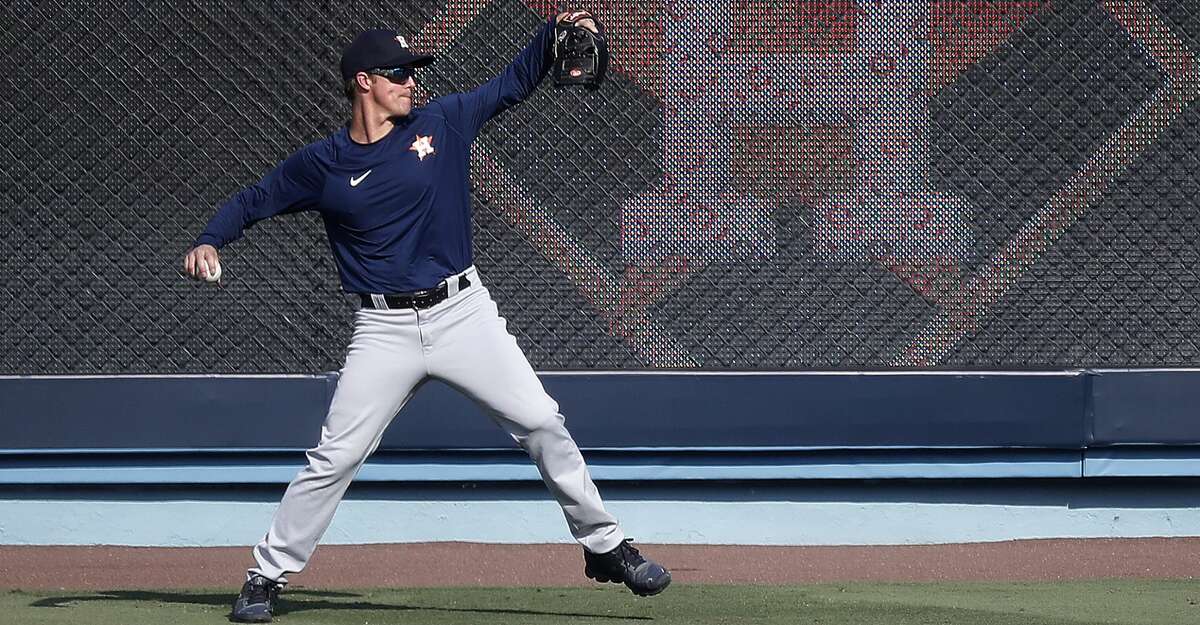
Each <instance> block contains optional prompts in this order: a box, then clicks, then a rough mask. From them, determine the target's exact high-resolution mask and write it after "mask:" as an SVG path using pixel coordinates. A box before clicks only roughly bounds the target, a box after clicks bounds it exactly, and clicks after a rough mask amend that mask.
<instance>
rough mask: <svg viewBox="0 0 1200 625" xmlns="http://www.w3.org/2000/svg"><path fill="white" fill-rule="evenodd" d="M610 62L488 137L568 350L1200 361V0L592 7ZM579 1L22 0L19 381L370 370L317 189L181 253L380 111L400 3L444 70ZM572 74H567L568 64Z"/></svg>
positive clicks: (5, 41)
mask: <svg viewBox="0 0 1200 625" xmlns="http://www.w3.org/2000/svg"><path fill="white" fill-rule="evenodd" d="M583 6H584V8H588V9H591V10H593V11H594V12H595V13H597V14H598V15H599V16H600V18H601V19H602V20H603V22H604V23H605V25H606V28H607V31H608V34H609V37H610V41H611V48H612V53H613V66H612V72H611V75H610V81H609V82H608V83H606V84H605V86H604V88H603V89H602V90H600V91H598V92H587V91H584V90H556V89H553V88H552V87H550V86H549V85H548V84H544V85H543V86H542V87H541V88H539V89H538V90H537V91H536V92H535V93H534V95H533V96H532V97H531V98H530V99H529V100H528V101H526V102H525V103H524V104H523V105H522V106H519V107H517V108H515V109H512V110H510V111H508V112H507V113H505V114H504V115H502V116H501V117H499V118H497V119H496V120H494V121H493V122H491V123H490V124H489V125H488V126H487V127H486V128H485V130H484V132H483V134H482V135H481V136H480V138H479V139H478V141H477V142H476V145H475V151H474V155H473V162H472V169H473V174H472V182H473V187H474V188H473V192H474V200H475V206H474V210H475V241H476V245H475V249H476V264H477V266H478V267H479V268H480V270H481V272H482V273H483V275H484V279H485V280H486V281H487V282H488V283H489V285H491V286H492V291H493V293H494V295H495V296H496V298H497V301H498V303H499V305H500V309H501V311H502V312H503V313H504V314H505V315H506V316H507V317H508V319H509V327H510V329H511V330H512V331H513V332H514V334H516V336H517V339H518V341H519V343H520V344H521V346H522V347H523V348H524V349H525V350H526V353H527V354H528V355H529V357H530V359H531V361H532V362H533V364H534V366H535V367H537V368H540V369H632V368H664V367H670V368H674V367H678V368H707V369H781V368H785V369H788V368H804V369H811V368H816V369H881V368H955V369H961V368H967V369H995V368H1004V369H1010V368H1075V367H1093V366H1098V367H1127V366H1128V367H1159V366H1195V365H1197V363H1200V304H1198V301H1200V269H1198V267H1200V244H1198V243H1197V241H1200V217H1198V212H1200V211H1198V210H1197V206H1198V204H1197V200H1196V198H1197V197H1198V195H1200V188H1198V187H1200V185H1198V181H1197V178H1198V176H1200V174H1198V173H1197V172H1200V163H1198V162H1197V154H1198V153H1200V152H1198V149H1197V140H1198V138H1200V131H1197V128H1200V119H1198V117H1200V113H1197V107H1196V106H1195V105H1194V103H1195V99H1196V95H1197V84H1198V83H1197V67H1196V59H1197V51H1198V50H1200V41H1198V40H1197V38H1198V36H1200V8H1196V6H1195V5H1194V4H1191V5H1189V3H1186V2H1181V1H1180V2H1153V3H1151V2H1141V1H1129V2H1119V1H1115V0H1114V1H1106V2H1069V3H1068V2H1049V1H1046V2H974V1H973V2H931V3H928V4H926V3H920V2H889V1H883V2H847V1H834V0H824V1H819V2H811V1H806V2H799V3H796V2H773V1H768V0H728V1H725V2H716V1H713V0H679V1H668V2H662V1H655V2H648V3H647V2H634V1H632V0H608V1H606V2H604V3H597V2H585V3H583ZM560 8H565V7H561V6H559V5H558V4H555V3H550V2H544V1H540V0H533V1H530V2H527V3H522V2H518V1H516V0H499V1H496V2H483V1H474V0H471V1H460V0H450V1H449V3H448V4H447V3H446V2H444V1H432V0H431V1H426V2H401V3H368V2H354V1H351V2H346V1H339V2H336V3H335V2H316V1H312V0H309V1H304V2H286V3H285V2H264V3H236V2H229V1H228V0H193V1H184V2H176V3H156V2H147V1H140V2H139V1H113V0H95V1H93V2H86V3H84V2H75V1H70V2H68V1H57V2H56V1H53V0H51V1H46V2H21V1H17V2H10V3H7V4H6V5H5V6H4V7H0V20H2V23H3V30H2V32H0V54H3V59H4V61H5V63H4V66H5V68H6V70H7V71H6V72H5V73H4V76H3V77H2V78H0V80H2V81H3V82H4V86H5V91H7V93H8V96H7V97H6V98H4V99H2V100H0V188H2V189H3V194H2V195H0V198H2V200H0V202H2V204H0V210H2V215H3V219H2V222H0V250H3V252H4V253H3V254H2V255H0V259H2V260H0V263H3V267H2V273H3V280H4V282H3V288H0V328H2V329H0V333H2V338H0V345H2V346H3V348H4V349H3V350H2V351H0V354H3V355H2V356H0V358H2V360H0V372H3V373H9V374H58V373H73V374H91V373H96V374H113V373H187V372H196V373H199V372H212V373H250V372H271V373H285V372H297V373H304V372H313V371H324V370H332V369H337V368H339V367H340V365H341V360H342V358H343V354H344V349H345V345H346V343H347V342H348V339H349V331H350V313H351V312H352V310H353V308H354V306H355V304H354V301H353V299H352V298H349V297H346V296H345V295H344V294H342V293H341V292H340V290H339V283H338V279H337V275H336V271H335V268H334V266H333V263H332V259H331V258H330V256H329V252H328V249H327V242H326V240H325V235H324V230H323V228H322V227H321V224H320V221H319V218H318V217H316V216H315V215H314V214H300V215H295V216H288V217H282V218H277V219H274V220H269V221H267V222H263V223H262V224H259V225H258V226H256V227H254V228H253V229H251V230H249V231H247V235H246V236H245V237H244V238H243V239H241V240H239V241H238V242H236V243H233V244H232V245H230V246H228V247H227V248H226V249H225V250H223V251H222V254H223V263H222V264H223V269H224V271H225V278H224V281H223V283H222V285H221V287H220V288H213V287H210V286H208V285H200V284H195V283H191V282H188V281H185V280H184V279H182V278H180V277H179V275H178V273H177V268H178V267H179V265H180V263H181V258H182V255H183V254H184V252H186V250H187V248H188V247H189V244H190V242H191V241H192V240H193V238H194V237H195V236H196V235H197V234H198V233H199V232H200V231H201V230H202V229H203V227H204V224H205V223H206V222H207V220H208V219H209V217H211V215H212V213H213V212H214V210H215V208H216V207H217V206H219V205H220V203H221V202H222V201H224V199H225V198H227V197H228V196H229V195H231V194H232V193H234V192H235V191H237V190H238V189H240V188H242V187H243V186H245V185H247V184H250V183H252V182H254V181H255V180H257V179H258V178H259V177H260V176H261V175H262V174H264V173H265V172H266V171H268V170H269V168H271V167H272V166H273V165H274V164H275V163H277V162H279V161H280V160H282V159H283V158H284V157H285V156H286V155H287V154H289V153H290V152H291V151H293V150H295V149H297V148H299V147H300V146H302V145H304V144H305V143H308V142H310V141H313V140H315V139H318V138H320V137H322V136H324V135H327V134H329V133H332V132H334V131H335V130H337V129H338V128H339V127H340V126H341V125H342V124H343V123H345V119H346V117H347V113H348V107H347V104H346V102H345V100H344V98H343V96H342V95H341V89H340V86H339V80H338V76H337V71H336V68H337V61H338V58H339V55H340V50H341V48H342V46H343V45H345V44H346V43H347V42H348V41H349V39H350V37H351V36H352V35H353V34H354V33H355V32H357V31H358V30H360V29H363V28H370V27H380V26H388V27H393V28H395V29H397V30H399V31H402V32H407V33H412V34H413V37H411V38H410V42H411V43H412V44H413V46H414V47H415V48H418V49H419V50H421V51H423V52H430V53H434V54H436V55H437V56H438V61H437V62H436V63H435V64H434V65H432V66H430V67H429V68H428V69H427V70H425V71H423V72H422V74H421V76H420V81H421V85H422V88H423V91H424V93H423V95H424V96H425V97H437V96H439V95H442V94H446V93H450V92H453V91H459V90H464V89H469V88H473V87H474V86H475V85H478V84H480V83H482V82H484V81H485V80H487V79H488V78H490V77H491V76H493V75H495V74H496V73H497V72H499V71H500V69H501V68H503V66H504V65H505V64H507V63H508V62H509V61H510V60H511V59H512V58H513V57H514V56H515V54H516V53H517V51H518V50H519V49H520V48H521V47H522V46H523V45H524V44H525V43H526V42H527V41H528V40H529V38H530V37H531V35H532V34H533V32H534V31H535V30H536V29H537V28H538V27H539V25H540V23H541V22H542V20H543V19H544V18H545V17H546V16H547V15H550V14H553V13H554V12H556V11H557V10H559V9H560ZM547 82H548V81H547Z"/></svg>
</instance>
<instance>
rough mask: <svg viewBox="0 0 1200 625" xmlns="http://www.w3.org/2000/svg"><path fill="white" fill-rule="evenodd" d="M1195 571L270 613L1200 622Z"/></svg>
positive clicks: (330, 604) (59, 620)
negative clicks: (1178, 575)
mask: <svg viewBox="0 0 1200 625" xmlns="http://www.w3.org/2000/svg"><path fill="white" fill-rule="evenodd" d="M231 600H232V595H231V593H230V591H228V590H221V591H215V592H214V591H195V592H191V591H186V592H185V591H111V592H69V591H61V592H46V591H40V592H23V591H10V592H7V593H3V594H0V623H4V624H9V623H11V624H13V625H17V624H20V625H59V624H67V623H70V624H74V623H86V624H88V625H135V624H139V623H156V624H157V623H164V624H168V625H191V624H193V623H224V622H226V621H227V618H226V617H227V615H228V613H229V604H230V602H231ZM1198 601H1200V581H1183V580H1161V581H1130V580H1108V581H1088V582H1065V583H937V584H869V583H854V584H833V585H830V584H825V585H813V586H699V585H693V586H689V585H686V584H680V583H676V585H675V586H673V587H672V588H671V589H670V590H668V591H667V592H666V593H664V594H663V595H660V596H658V597H652V598H648V599H642V598H638V597H634V596H633V595H631V594H629V593H627V592H625V591H624V589H623V588H619V587H616V586H607V587H596V588H501V589H478V588H436V589H399V590H397V589H375V590H361V591H323V590H315V589H306V588H295V587H294V588H291V589H289V590H288V591H287V592H286V593H285V594H284V598H283V601H282V603H281V606H280V608H281V609H280V610H279V611H278V613H277V617H276V619H275V622H277V623H284V624H291V623H314V624H315V623H320V624H322V625H342V624H344V625H351V624H353V625H364V624H366V625H394V624H420V625H443V624H444V625H466V624H471V625H474V624H481V625H508V624H512V625H518V624H519V625H539V624H551V623H595V624H597V625H599V624H611V625H616V624H620V623H627V624H634V623H641V624H644V625H645V624H650V623H653V624H655V625H708V624H713V623H754V624H761V625H773V624H779V625H818V624H819V625H867V624H871V625H875V624H878V625H917V624H920V625H932V624H945V625H1018V624H1020V625H1085V624H1096V625H1099V624H1111V625H1168V624H1169V625H1174V624H1177V623H1200V605H1198Z"/></svg>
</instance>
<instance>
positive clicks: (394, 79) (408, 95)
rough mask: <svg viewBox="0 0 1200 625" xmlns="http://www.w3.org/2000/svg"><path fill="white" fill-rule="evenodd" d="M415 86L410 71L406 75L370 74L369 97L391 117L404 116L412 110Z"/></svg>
mask: <svg viewBox="0 0 1200 625" xmlns="http://www.w3.org/2000/svg"><path fill="white" fill-rule="evenodd" d="M416 86H417V83H416V81H415V79H414V78H413V76H412V74H411V73H408V75H406V76H380V75H378V74H372V75H371V93H370V95H369V97H370V98H371V99H373V100H374V101H375V104H377V105H378V106H379V107H380V108H382V109H383V110H385V111H387V112H388V114H389V115H390V116H391V117H404V116H406V115H408V113H409V112H410V111H412V96H413V89H415V88H416Z"/></svg>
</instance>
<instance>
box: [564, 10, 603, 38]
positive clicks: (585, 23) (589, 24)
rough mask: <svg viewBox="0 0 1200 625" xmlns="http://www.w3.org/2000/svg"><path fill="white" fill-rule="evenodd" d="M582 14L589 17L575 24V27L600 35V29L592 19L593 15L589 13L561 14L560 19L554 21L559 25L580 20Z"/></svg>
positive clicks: (571, 12) (568, 12)
mask: <svg viewBox="0 0 1200 625" xmlns="http://www.w3.org/2000/svg"><path fill="white" fill-rule="evenodd" d="M581 14H582V15H586V16H588V17H585V18H583V19H581V20H579V21H578V22H575V25H576V26H579V27H581V28H586V29H588V30H590V31H592V32H593V33H596V34H599V33H600V29H599V28H597V27H596V22H595V21H594V20H592V17H591V15H592V14H591V13H588V12H587V11H567V12H565V13H559V14H558V17H557V18H555V20H554V21H555V23H557V24H561V23H563V22H564V21H567V20H568V19H578V18H579V16H580V15H581Z"/></svg>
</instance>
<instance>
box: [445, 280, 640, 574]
mask: <svg viewBox="0 0 1200 625" xmlns="http://www.w3.org/2000/svg"><path fill="white" fill-rule="evenodd" d="M477 279H478V278H477V277H475V278H472V282H476V281H477ZM422 327H423V328H427V331H426V336H427V337H432V344H433V349H432V350H431V352H430V354H429V373H430V375H431V376H433V377H436V378H439V379H442V380H444V381H446V382H447V383H448V384H450V385H451V386H453V387H455V388H457V389H459V390H461V391H462V392H463V393H465V394H466V395H467V396H469V397H471V398H472V399H474V400H476V401H477V402H479V403H480V404H481V405H482V406H483V407H484V408H485V409H486V410H487V411H488V412H489V413H490V414H491V415H492V416H493V418H494V419H496V421H497V422H498V423H499V424H500V425H501V427H503V428H504V429H505V430H506V431H507V432H508V433H509V434H510V435H511V436H512V437H513V439H514V440H516V441H517V443H518V444H519V445H520V446H521V447H522V448H524V449H525V451H527V452H528V453H529V455H530V457H531V458H532V459H533V461H534V463H535V464H536V465H537V467H538V470H539V471H540V472H541V475H542V479H543V480H544V481H545V482H546V486H547V487H549V489H550V492H551V493H552V494H553V495H554V497H555V499H556V500H558V503H559V504H560V505H561V506H562V510H563V514H564V515H565V516H566V519H567V524H568V526H569V527H570V530H571V534H572V535H573V536H574V537H575V539H576V540H578V541H579V542H580V544H582V545H584V546H585V547H587V548H588V549H589V550H592V551H609V550H611V549H613V548H614V547H616V546H617V545H619V544H620V543H621V541H622V540H623V539H624V538H625V536H624V534H623V533H622V531H621V528H620V526H619V525H618V524H617V521H616V519H615V518H614V517H613V516H612V515H610V514H609V513H608V512H607V511H606V510H605V509H604V503H603V501H602V500H601V499H600V494H599V492H598V491H597V490H596V485H595V484H594V483H593V482H592V478H591V475H590V474H589V473H588V469H587V465H586V464H585V463H584V460H583V456H582V455H581V454H580V453H579V448H578V447H577V446H576V445H575V441H574V440H573V439H572V438H571V435H570V433H569V432H568V431H567V428H566V426H565V425H564V421H563V416H562V415H561V414H559V412H558V404H557V403H556V402H555V401H554V399H552V398H551V397H550V396H549V395H547V394H546V391H545V390H544V389H543V388H542V383H541V381H540V380H538V378H537V375H535V374H534V371H533V368H532V367H531V366H530V365H529V361H528V360H527V359H526V358H525V354H524V353H522V352H521V349H520V347H518V346H517V342H516V339H515V338H513V336H512V335H511V334H509V333H508V329H507V322H506V321H505V320H504V318H502V317H500V315H499V313H498V312H497V310H496V304H495V303H494V302H493V301H492V299H491V297H490V296H489V295H488V292H487V289H486V288H484V287H483V286H482V285H479V284H478V283H477V282H476V284H475V285H474V286H472V287H470V288H469V289H467V290H465V291H463V292H462V293H460V294H458V295H456V296H454V297H453V298H451V299H450V300H447V301H446V302H443V303H442V304H440V305H439V306H437V307H435V308H433V309H430V310H429V311H422Z"/></svg>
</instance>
